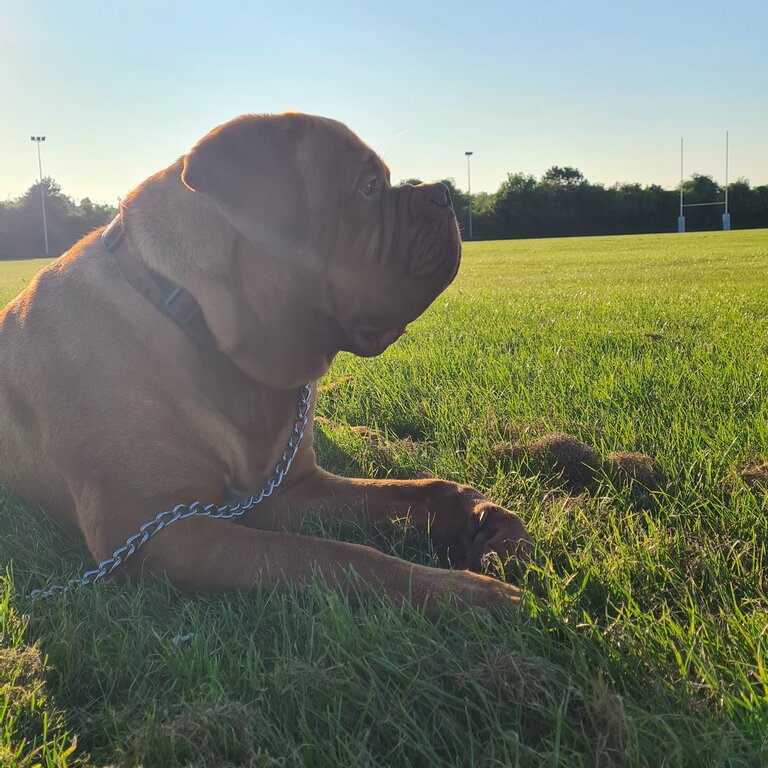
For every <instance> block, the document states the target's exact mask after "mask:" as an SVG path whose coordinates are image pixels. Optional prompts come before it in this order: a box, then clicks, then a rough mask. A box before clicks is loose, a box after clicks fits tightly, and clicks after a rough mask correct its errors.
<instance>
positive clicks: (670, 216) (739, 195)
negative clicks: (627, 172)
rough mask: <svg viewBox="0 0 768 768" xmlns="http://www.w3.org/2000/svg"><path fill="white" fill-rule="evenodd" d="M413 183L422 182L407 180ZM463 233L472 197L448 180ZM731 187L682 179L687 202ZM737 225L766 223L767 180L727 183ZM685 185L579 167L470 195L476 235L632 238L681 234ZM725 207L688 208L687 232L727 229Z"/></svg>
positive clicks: (520, 177)
mask: <svg viewBox="0 0 768 768" xmlns="http://www.w3.org/2000/svg"><path fill="white" fill-rule="evenodd" d="M408 181H409V183H419V180H418V179H409V180H408ZM444 183H445V184H446V185H447V186H448V188H449V190H450V192H451V196H452V198H453V202H454V208H455V210H456V216H457V218H458V220H459V224H460V225H461V229H462V232H463V233H464V236H465V237H466V236H467V234H468V210H467V209H468V205H469V196H468V195H467V193H466V192H464V191H462V190H461V189H458V188H457V187H456V184H455V183H454V181H453V179H445V180H444ZM724 196H725V190H724V189H723V188H722V187H721V186H720V185H719V184H718V183H717V182H716V181H714V180H713V179H712V177H711V176H705V175H703V174H698V173H696V174H693V176H691V178H689V179H687V180H686V181H685V182H684V183H683V197H684V202H685V203H686V204H689V203H711V202H715V201H723V200H724ZM728 209H729V211H730V212H731V226H732V228H733V229H757V228H762V227H768V185H764V186H759V187H751V186H750V184H749V181H747V180H746V179H739V180H738V181H736V182H733V183H732V184H730V185H729V187H728ZM679 213H680V188H679V187H678V188H677V189H675V190H669V189H664V188H663V187H661V186H659V185H658V184H651V185H649V186H642V185H640V184H626V183H625V184H614V185H613V186H611V187H606V186H604V185H603V184H592V183H590V182H589V181H587V179H585V178H584V175H583V174H582V173H581V171H579V170H578V169H576V168H571V167H567V166H566V167H560V166H553V167H552V168H550V169H549V170H548V171H547V172H546V173H545V174H544V175H543V176H542V177H541V178H540V179H537V178H536V177H535V176H531V175H529V174H525V173H510V174H508V175H507V178H506V179H505V180H504V182H502V184H501V186H500V187H499V189H498V190H497V191H496V192H494V193H493V194H487V193H485V192H481V193H479V194H475V195H472V234H473V238H474V239H475V240H508V239H514V238H527V237H578V236H583V235H629V234H642V233H651V232H675V231H677V217H678V215H679ZM722 214H723V206H701V207H696V208H686V209H685V219H686V222H685V223H686V230H687V231H689V232H693V231H700V230H714V229H721V228H722Z"/></svg>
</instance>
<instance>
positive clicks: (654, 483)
mask: <svg viewBox="0 0 768 768" xmlns="http://www.w3.org/2000/svg"><path fill="white" fill-rule="evenodd" d="M603 467H604V469H605V472H606V474H607V475H608V476H609V477H610V478H611V479H612V480H613V483H614V485H615V486H616V487H617V488H624V487H625V486H627V485H631V484H632V483H634V482H638V483H640V485H643V486H645V487H646V488H647V489H648V490H649V491H658V490H659V488H660V487H661V486H660V484H659V478H658V476H657V474H656V471H655V469H654V466H653V459H652V458H651V457H650V456H648V455H646V454H644V453H635V452H633V451H614V452H613V453H609V454H608V455H607V456H606V457H605V461H604V463H603Z"/></svg>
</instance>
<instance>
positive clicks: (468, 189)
mask: <svg viewBox="0 0 768 768" xmlns="http://www.w3.org/2000/svg"><path fill="white" fill-rule="evenodd" d="M464 154H465V155H466V156H467V200H468V202H469V209H468V210H469V239H470V240H471V239H472V181H471V179H470V175H469V158H470V157H472V153H471V152H465V153H464Z"/></svg>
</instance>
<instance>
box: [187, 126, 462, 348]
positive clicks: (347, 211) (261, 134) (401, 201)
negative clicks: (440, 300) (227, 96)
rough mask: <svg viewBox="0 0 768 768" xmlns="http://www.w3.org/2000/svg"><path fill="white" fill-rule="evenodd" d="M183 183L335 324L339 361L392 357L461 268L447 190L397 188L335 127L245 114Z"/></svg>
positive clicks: (190, 158)
mask: <svg viewBox="0 0 768 768" xmlns="http://www.w3.org/2000/svg"><path fill="white" fill-rule="evenodd" d="M182 180H183V182H184V184H185V185H186V186H187V187H188V188H189V189H191V190H193V191H196V192H197V193H200V194H203V195H205V196H207V197H208V198H210V199H211V200H213V202H214V203H215V204H216V206H217V208H218V209H219V210H220V212H221V213H222V214H223V216H224V217H225V218H226V219H227V220H228V222H229V223H230V224H231V225H232V226H233V227H234V228H235V229H236V230H237V232H238V233H239V235H240V236H241V237H242V238H244V239H245V240H246V241H248V242H249V243H250V244H252V245H253V246H254V247H256V248H257V249H259V250H260V251H261V252H264V251H267V252H269V253H270V254H271V255H272V256H273V257H274V258H275V259H278V260H282V262H281V265H282V267H283V268H284V269H285V270H287V271H288V272H289V273H290V277H291V280H292V281H293V282H292V284H293V287H294V290H293V291H292V293H293V295H292V300H294V301H298V302H300V303H301V305H302V307H303V308H304V309H307V308H311V309H312V312H313V313H314V314H313V315H312V316H313V317H314V318H315V320H316V322H324V323H327V324H328V334H327V335H328V338H330V339H332V344H333V346H335V349H333V350H329V352H331V353H333V352H335V351H338V350H348V351H351V352H354V353H356V354H358V355H363V356H372V355H377V354H379V353H381V352H383V351H384V350H385V349H386V348H387V347H388V346H389V345H390V344H391V343H392V342H394V341H395V340H396V339H397V338H398V337H399V336H400V335H401V333H402V332H403V331H404V329H405V326H406V325H407V324H408V323H410V322H411V321H412V320H414V319H415V318H416V317H418V316H419V315H420V314H421V313H422V312H423V311H424V310H425V309H426V308H427V307H428V306H429V304H431V302H432V301H434V299H435V298H436V297H437V296H438V294H439V293H440V292H441V291H442V290H443V289H445V288H446V287H447V286H448V285H449V283H450V282H451V281H452V280H453V278H454V277H455V275H456V272H457V270H458V266H459V260H460V253H461V244H460V238H459V233H458V228H457V225H456V218H455V215H454V212H453V207H452V204H451V200H450V196H449V194H448V190H447V188H446V187H445V186H444V185H443V184H421V185H419V186H411V185H403V186H400V187H393V186H392V185H391V183H390V175H389V169H388V168H387V166H386V165H385V164H384V163H383V162H382V160H381V159H380V158H379V157H378V156H377V155H376V154H375V153H374V152H373V150H371V149H370V148H369V147H368V146H366V145H365V144H364V143H363V142H362V141H361V140H360V139H359V138H358V137H357V136H356V135H355V134H354V133H352V131H350V130H349V129H348V128H347V127H346V126H344V125H342V124H341V123H338V122H336V121H334V120H329V119H326V118H322V117H314V116H310V115H303V114H294V113H289V114H285V115H246V116H243V117H240V118H237V119H236V120H233V121H231V122H229V123H225V124H224V125H222V126H220V127H218V128H216V129H215V130H213V131H212V132H211V133H209V134H208V135H207V136H205V137H204V138H203V139H201V140H200V141H199V142H198V143H197V145H196V146H195V147H194V148H193V149H192V150H191V151H190V152H189V154H188V155H187V156H186V157H185V158H184V163H183V171H182ZM243 269H244V271H245V273H246V274H243V275H242V276H241V277H242V279H243V281H245V282H248V281H249V280H251V279H252V280H253V281H258V279H259V275H258V269H257V268H256V267H255V266H254V274H253V275H251V276H249V275H248V274H247V272H248V266H247V265H246V266H245V267H244V268H243ZM246 288H247V286H246ZM305 314H306V313H305ZM307 316H309V315H307Z"/></svg>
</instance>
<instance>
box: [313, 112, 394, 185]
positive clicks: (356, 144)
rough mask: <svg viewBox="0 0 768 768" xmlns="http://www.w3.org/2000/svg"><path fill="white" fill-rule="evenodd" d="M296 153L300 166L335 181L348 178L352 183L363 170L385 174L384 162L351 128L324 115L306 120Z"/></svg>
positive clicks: (387, 175) (387, 172)
mask: <svg viewBox="0 0 768 768" xmlns="http://www.w3.org/2000/svg"><path fill="white" fill-rule="evenodd" d="M299 155H300V162H301V166H302V167H303V168H305V169H315V170H316V171H319V172H320V173H322V174H323V175H325V174H327V173H331V174H333V175H335V176H336V178H337V179H339V180H341V179H347V177H350V179H349V180H350V181H351V182H354V181H355V180H356V179H357V177H358V176H359V175H360V174H361V173H362V172H364V171H365V170H371V171H373V172H375V173H381V174H383V175H384V176H386V177H389V168H388V167H387V165H386V163H384V161H383V160H382V159H381V158H380V157H379V156H378V155H377V154H376V153H375V152H374V151H373V150H372V149H371V148H370V147H369V146H368V145H367V144H366V143H365V142H364V141H363V140H362V139H361V138H360V137H359V136H358V135H357V134H356V133H355V132H354V131H351V130H350V129H349V128H348V127H347V126H346V125H344V124H343V123H340V122H338V121H336V120H332V119H330V118H327V117H311V118H309V119H308V124H307V130H305V131H304V140H303V141H302V143H301V147H300V148H299ZM321 169H322V170H321Z"/></svg>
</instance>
